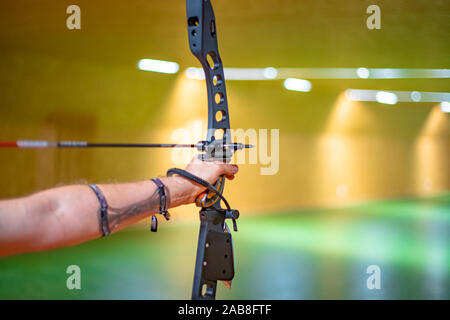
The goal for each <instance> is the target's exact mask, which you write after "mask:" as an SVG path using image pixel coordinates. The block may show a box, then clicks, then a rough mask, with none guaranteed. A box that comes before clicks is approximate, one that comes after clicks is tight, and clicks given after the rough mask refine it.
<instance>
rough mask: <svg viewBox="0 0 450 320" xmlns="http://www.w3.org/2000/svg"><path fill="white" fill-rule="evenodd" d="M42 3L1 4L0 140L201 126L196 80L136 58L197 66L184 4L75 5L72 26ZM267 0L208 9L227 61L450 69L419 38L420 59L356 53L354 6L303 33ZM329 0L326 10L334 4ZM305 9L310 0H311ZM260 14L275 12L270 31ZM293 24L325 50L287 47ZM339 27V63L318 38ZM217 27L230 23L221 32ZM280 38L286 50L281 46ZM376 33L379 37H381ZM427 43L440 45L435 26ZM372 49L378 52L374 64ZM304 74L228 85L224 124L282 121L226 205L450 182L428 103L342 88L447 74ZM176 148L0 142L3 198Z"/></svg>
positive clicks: (146, 133)
mask: <svg viewBox="0 0 450 320" xmlns="http://www.w3.org/2000/svg"><path fill="white" fill-rule="evenodd" d="M216 2H217V1H216ZM18 3H19V2H18ZM42 3H43V4H46V5H43V6H38V5H35V4H33V5H34V6H35V7H33V10H25V9H23V8H25V7H26V3H25V2H21V5H22V7H21V6H19V5H13V4H9V5H5V4H2V6H4V8H3V9H4V10H0V11H1V14H0V18H1V19H0V20H1V21H2V23H3V25H4V26H7V28H6V27H5V28H2V29H1V31H0V32H1V34H0V36H1V38H0V40H1V42H0V43H1V48H2V50H1V51H0V85H1V90H0V140H15V139H18V138H24V139H26V138H28V139H48V140H69V139H70V140H90V141H101V142H108V141H118V142H121V141H123V142H171V141H170V138H171V134H172V133H173V131H174V130H176V129H177V128H181V127H183V128H188V129H189V128H191V127H192V126H193V125H194V123H195V122H196V121H202V122H203V123H202V124H203V126H205V121H206V96H205V95H206V90H205V87H204V85H203V83H202V82H200V81H197V80H188V79H186V78H185V77H184V74H183V72H180V73H179V74H177V75H164V74H155V73H149V72H143V71H139V70H137V68H136V62H137V61H138V59H140V58H159V59H167V60H175V61H178V62H179V63H180V64H181V67H182V69H183V68H186V67H189V66H198V64H197V62H196V61H195V59H194V58H193V57H191V55H190V53H189V52H188V47H187V39H186V38H185V26H184V20H183V19H184V14H185V13H184V9H183V5H184V3H182V4H177V5H173V6H171V5H169V4H163V3H159V2H158V4H156V3H153V2H149V4H146V5H144V9H145V10H146V11H145V10H144V9H142V10H144V11H145V12H144V13H142V12H141V8H140V7H139V5H138V4H136V3H135V2H130V6H129V8H128V9H129V11H126V10H125V8H127V7H126V6H125V5H121V7H120V8H119V7H118V8H116V9H114V8H115V7H114V6H109V7H108V6H106V3H105V6H101V5H98V6H96V5H93V4H89V3H88V2H81V7H82V13H83V16H84V17H85V20H82V21H83V22H82V23H83V24H82V25H83V27H82V30H81V31H79V32H78V33H72V31H68V30H66V29H65V17H66V15H65V13H64V11H65V6H66V5H67V4H65V3H62V2H61V3H58V4H54V3H50V2H48V1H42ZM97 3H102V2H97ZM131 3H132V4H131ZM269 3H270V2H264V1H263V2H261V8H259V7H258V8H259V9H257V8H256V7H255V8H253V9H255V10H256V11H255V12H257V13H258V15H256V16H252V17H251V18H249V19H244V18H242V17H241V16H240V15H238V14H237V13H236V14H235V13H233V12H234V11H233V10H232V6H231V5H230V7H229V6H226V5H225V4H223V3H221V2H218V9H216V16H217V19H220V17H222V18H223V19H222V20H218V31H219V38H220V41H219V45H220V47H221V49H222V47H223V50H221V52H222V59H223V60H224V63H225V66H233V67H239V66H242V67H246V66H250V67H266V66H275V67H277V66H287V67H303V66H321V67H335V66H342V67H355V66H357V67H358V66H361V65H360V64H356V65H354V64H352V60H351V59H349V60H348V61H346V60H345V59H347V56H349V55H350V57H353V59H354V60H355V61H358V62H356V63H361V62H363V61H368V62H369V64H370V63H371V65H367V66H368V67H372V66H374V67H396V66H398V67H429V66H430V65H431V64H432V63H430V61H435V62H437V63H436V65H437V67H446V66H443V65H439V61H441V62H442V61H445V59H446V58H447V57H443V56H442V55H439V50H431V49H427V50H425V51H420V50H419V49H420V48H419V47H418V50H417V51H416V52H417V54H418V55H419V56H421V57H426V58H428V59H422V60H421V62H420V63H418V62H417V61H416V60H415V59H413V58H411V59H410V63H409V64H408V63H405V61H402V60H401V59H397V60H395V61H390V62H389V60H386V59H387V58H386V57H385V53H384V52H379V54H380V55H379V56H377V55H376V53H374V50H373V47H372V48H369V49H368V50H366V51H365V49H364V48H363V47H358V46H357V45H356V47H358V48H359V49H360V51H359V52H355V51H354V50H353V49H355V43H361V42H364V41H366V40H365V39H366V38H365V36H366V34H365V33H363V32H365V31H358V32H359V38H358V39H359V40H358V39H356V40H355V41H356V42H355V43H352V42H351V41H353V40H351V39H350V38H349V37H348V36H344V35H343V34H345V33H344V32H345V31H346V30H347V29H349V28H352V26H353V25H352V24H353V23H359V22H358V21H359V20H358V21H356V22H355V21H354V20H351V19H347V18H348V17H347V18H346V15H351V14H353V12H352V11H351V10H350V9H349V10H350V11H349V12H347V11H346V12H341V13H342V14H343V17H342V20H338V22H340V23H338V26H337V27H335V26H332V25H328V26H324V30H322V31H321V29H317V28H315V29H314V32H316V33H318V34H317V35H316V36H314V37H311V36H307V34H308V32H307V31H308V30H305V29H304V26H298V25H295V23H297V22H296V21H297V20H296V18H295V15H291V11H289V10H287V9H286V8H285V7H280V8H279V10H278V11H277V10H275V9H276V8H274V7H273V6H272V5H270V4H269ZM286 3H289V2H288V1H287V2H286ZM234 4H235V5H237V2H235V3H234ZM290 5H293V3H290ZM264 6H265V7H264ZM293 6H294V7H295V8H297V6H298V5H297V4H295V5H293ZM329 6H331V5H327V7H326V10H325V9H324V10H325V12H327V10H329V11H330V12H332V9H333V8H332V7H329ZM311 7H314V5H313V4H312V3H309V4H308V5H307V6H306V8H309V9H311ZM112 8H113V9H112ZM262 8H266V9H265V11H264V9H262ZM172 9H173V10H172ZM219 9H220V10H219ZM359 9H360V8H359ZM438 9H439V8H436V12H437V11H438ZM83 10H85V11H83ZM315 10H318V8H315ZM124 11H125V12H124ZM61 12H62V13H61ZM314 12H315V11H314ZM433 12H434V11H433ZM436 12H435V13H436ZM250 14H251V11H249V12H248V15H250ZM303 14H306V13H303ZM436 14H437V13H436ZM165 15H166V16H167V18H166V19H165V18H164V16H165ZM363 17H364V16H362V18H361V19H363ZM241 18H242V19H241ZM311 19H312V18H311ZM336 19H337V18H336ZM261 21H271V24H270V30H271V31H270V32H272V33H271V34H270V33H267V32H269V31H268V29H265V28H268V27H267V26H266V25H262V22H261ZM310 23H314V20H313V19H312V20H310ZM293 24H294V25H293ZM293 26H295V27H298V29H294V31H295V33H296V34H298V37H303V38H302V39H301V41H300V40H299V42H301V44H298V45H299V46H300V47H301V45H308V46H313V47H314V46H315V48H316V49H317V50H319V51H318V56H320V57H327V54H328V56H329V57H330V58H329V59H327V60H322V61H320V62H319V61H318V60H315V59H318V58H317V57H314V56H312V55H310V56H309V53H307V54H306V55H305V54H304V53H302V52H301V51H295V50H294V49H296V48H293V47H292V46H294V44H293V43H292V40H293V39H294V38H293V37H294V36H293V34H292V33H289V32H288V31H289V30H290V29H292V27H293ZM336 28H337V30H336V31H335V32H336V37H338V38H339V37H341V38H339V39H340V40H339V41H340V42H342V43H346V41H350V42H349V43H348V46H347V47H351V48H353V49H352V50H349V51H348V52H347V53H346V54H345V53H343V52H341V51H342V48H344V46H342V47H340V49H341V50H340V51H339V52H340V53H339V59H340V60H333V59H337V58H333V57H335V56H336V55H335V52H334V51H333V49H332V47H333V44H332V43H330V42H323V43H321V41H322V40H323V39H329V38H328V37H329V35H328V34H329V33H330V32H333V30H335V29H336ZM221 30H225V31H224V32H223V34H224V36H223V37H221ZM250 30H251V31H250ZM358 30H359V29H358ZM399 30H403V29H399ZM433 30H434V29H433ZM300 31H304V32H302V33H300ZM403 31H404V32H405V34H409V33H408V30H403ZM249 32H252V33H253V34H254V37H249V36H248V33H249ZM305 34H306V35H305ZM400 34H401V33H400ZM241 35H242V37H241ZM340 35H341V36H340ZM416 35H417V34H416ZM321 36H323V37H321ZM425 36H426V37H432V36H430V35H428V36H427V35H424V37H425ZM283 38H284V43H285V44H286V48H284V49H283V47H280V43H281V44H282V43H283ZM249 39H252V40H251V41H250V40H249ZM271 39H273V40H274V41H275V42H276V44H277V45H278V47H279V48H280V50H276V48H273V46H270V48H268V50H269V53H270V54H269V53H268V51H266V50H264V46H265V45H268V43H270V41H271ZM320 39H322V40H320ZM408 39H409V38H406V41H408ZM278 41H280V42H278ZM336 41H337V40H336ZM339 41H337V42H339ZM358 41H360V42H358ZM377 41H382V40H380V37H379V36H378V38H377ZM434 41H435V42H436V43H440V41H441V39H440V38H439V34H438V35H436V38H435V39H434ZM408 43H409V42H408ZM411 43H412V42H411ZM433 43H434V42H433ZM352 44H353V46H352ZM442 46H444V44H442ZM230 48H232V49H230ZM320 48H323V50H322V51H320ZM238 49H239V50H238ZM434 49H439V45H435V48H434ZM305 50H308V49H307V48H306V49H305ZM399 50H400V49H399ZM405 50H406V49H405ZM444 52H445V51H444ZM302 54H303V55H302ZM352 55H353V56H352ZM252 56H253V57H254V59H253V60H252V59H251V57H252ZM387 56H389V55H387ZM391 56H394V57H395V56H399V57H403V56H402V55H401V54H400V53H399V52H398V50H397V51H395V50H392V55H391ZM308 57H310V60H308V59H307V58H308ZM377 57H380V58H379V59H380V60H383V59H385V60H384V61H382V62H381V64H380V65H377V64H376V61H377ZM364 58H365V59H366V60H364ZM240 61H242V62H240ZM251 61H254V64H251V63H252V62H251ZM311 61H315V63H316V64H315V65H311ZM232 63H234V65H230V64H232ZM312 83H313V90H312V91H311V92H310V93H294V92H288V91H286V90H285V89H284V88H283V86H282V81H266V82H257V81H253V82H249V81H243V82H238V81H234V82H232V81H229V82H227V88H228V95H229V108H230V113H231V125H232V127H234V128H243V129H248V128H256V129H260V128H263V129H280V169H279V172H278V174H276V175H273V176H262V175H260V174H259V170H260V167H261V166H259V165H243V166H241V173H240V174H239V176H238V179H237V180H236V181H234V182H233V183H230V184H228V186H227V188H226V193H227V195H228V196H229V198H230V199H232V205H233V206H236V207H238V208H240V209H241V211H243V212H264V211H270V210H277V209H280V210H284V209H289V208H293V207H300V206H323V205H335V204H345V203H351V202H354V201H364V200H368V199H376V198H384V197H397V196H408V195H411V196H412V195H427V194H432V193H435V192H439V191H443V190H448V189H449V188H450V165H449V160H450V159H449V155H450V143H449V142H450V118H449V116H448V114H443V113H442V112H441V111H440V110H439V107H438V106H437V104H432V103H399V104H397V105H395V106H387V105H380V104H377V103H356V102H349V101H347V100H345V98H344V96H343V92H344V91H345V89H347V88H350V87H352V88H365V89H373V88H377V89H386V90H388V89H391V90H394V89H397V90H423V91H445V90H447V91H448V84H449V81H448V79H440V80H429V81H422V80H385V81H380V80H316V81H312ZM193 142H195V141H193ZM171 152H172V150H120V149H115V150H112V149H110V150H106V149H96V150H15V149H2V150H0V176H1V179H0V198H4V197H16V196H20V195H23V194H27V193H30V192H35V191H37V190H40V189H43V188H50V187H53V186H55V185H57V184H61V183H62V184H68V183H77V182H80V181H94V182H114V181H129V180H140V179H147V178H150V177H152V176H155V175H159V174H163V173H164V172H165V170H166V169H168V168H169V167H172V166H173V163H171ZM190 209H191V208H188V209H180V210H178V211H175V213H177V212H178V213H181V212H183V211H186V212H188V211H190Z"/></svg>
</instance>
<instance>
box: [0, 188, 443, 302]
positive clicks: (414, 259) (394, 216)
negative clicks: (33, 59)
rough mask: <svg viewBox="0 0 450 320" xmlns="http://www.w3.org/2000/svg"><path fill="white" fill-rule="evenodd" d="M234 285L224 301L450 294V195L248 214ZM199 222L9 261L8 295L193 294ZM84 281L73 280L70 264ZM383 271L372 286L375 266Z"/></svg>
mask: <svg viewBox="0 0 450 320" xmlns="http://www.w3.org/2000/svg"><path fill="white" fill-rule="evenodd" d="M239 222H240V223H239V232H238V233H237V234H235V244H236V253H237V261H236V277H235V280H234V281H233V289H232V290H231V291H228V290H226V289H225V288H224V287H223V286H222V285H220V288H219V290H218V298H220V299H420V298H425V299H449V298H450V194H447V195H445V196H440V197H434V198H429V199H410V200H392V201H380V202H374V203H368V204H362V205H357V206H352V207H346V208H336V209H322V210H318V209H317V210H299V211H292V212H283V213H281V212H279V213H272V214H270V215H264V216H253V217H252V218H247V219H245V216H244V218H241V219H240V221H239ZM197 228H198V226H197V225H196V224H195V225H194V224H193V225H181V224H179V225H175V226H174V225H172V226H169V225H167V224H166V225H164V228H160V231H159V232H158V233H157V234H152V233H150V232H148V231H133V232H121V233H119V234H116V235H113V236H111V237H109V238H107V239H100V240H95V241H92V242H89V243H86V244H83V245H81V246H77V247H73V248H64V249H60V250H56V251H52V252H46V253H36V254H26V255H21V256H16V257H9V258H3V259H0V298H2V299H11V298H18V299H186V298H189V297H190V292H191V285H192V283H191V282H192V274H193V266H194V254H195V245H196V237H197ZM72 264H76V265H79V266H80V268H81V273H82V282H81V283H82V288H81V290H79V291H76V290H73V291H70V290H68V289H67V288H66V279H67V277H68V275H67V274H66V273H65V270H66V268H67V266H69V265H72ZM370 265H378V266H379V267H380V269H381V289H380V290H369V289H367V287H366V280H367V277H368V276H369V275H368V274H367V273H366V268H367V267H368V266H370Z"/></svg>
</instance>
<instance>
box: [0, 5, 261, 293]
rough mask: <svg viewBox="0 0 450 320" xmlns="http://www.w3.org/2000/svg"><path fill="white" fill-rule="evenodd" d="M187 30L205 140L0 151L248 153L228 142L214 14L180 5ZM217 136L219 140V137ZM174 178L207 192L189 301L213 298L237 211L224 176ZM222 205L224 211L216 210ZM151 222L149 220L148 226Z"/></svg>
mask: <svg viewBox="0 0 450 320" xmlns="http://www.w3.org/2000/svg"><path fill="white" fill-rule="evenodd" d="M186 12H187V31H188V38H189V45H190V49H191V51H192V53H193V54H194V55H195V56H196V57H197V59H198V60H199V61H200V63H201V65H202V67H203V70H204V72H205V80H206V88H207V95H208V131H207V136H206V140H205V141H200V142H198V143H196V144H148V143H141V144H136V143H91V142H85V141H56V142H50V141H42V140H17V141H8V142H0V147H12V148H92V147H121V148H175V147H181V148H196V149H197V150H199V151H200V152H202V153H201V154H200V155H199V157H200V159H201V160H204V161H212V160H219V161H222V162H229V161H230V159H231V157H232V156H233V154H234V152H235V151H236V150H241V149H243V148H251V147H252V146H251V145H246V144H241V143H232V142H231V137H230V120H229V113H228V101H227V94H226V90H225V77H224V72H223V66H222V60H221V59H220V55H219V50H218V46H217V33H216V24H215V18H214V11H213V8H212V6H211V3H210V1H209V0H186ZM219 134H220V135H221V136H220V137H219ZM172 174H179V175H182V176H184V177H186V178H188V179H190V180H193V181H195V182H196V183H199V184H202V185H203V186H205V187H207V192H205V193H203V194H202V195H200V196H199V197H198V198H197V199H196V204H197V206H199V207H201V209H200V231H199V237H198V246H197V256H196V262H195V273H194V283H193V288H192V299H208V300H211V299H215V296H216V286H217V281H218V280H222V281H224V282H225V284H226V286H227V287H230V285H231V280H232V279H233V277H234V249H233V241H232V237H231V233H230V229H229V228H228V226H227V224H226V222H225V221H226V220H227V219H231V220H232V222H233V229H234V231H237V225H236V219H237V218H238V217H239V211H238V210H233V209H231V208H230V205H229V204H228V202H227V201H226V199H225V198H224V197H223V195H222V193H223V189H224V184H225V176H221V177H220V178H219V179H218V180H217V181H216V183H215V184H214V185H210V184H209V183H207V182H205V181H203V180H202V179H200V178H198V177H195V176H193V175H191V174H189V173H188V172H186V171H184V170H180V169H170V170H169V171H168V175H172ZM221 200H222V201H223V202H224V204H225V206H226V209H223V208H222V207H221V205H220V201H221ZM154 220H156V219H155V217H153V221H154Z"/></svg>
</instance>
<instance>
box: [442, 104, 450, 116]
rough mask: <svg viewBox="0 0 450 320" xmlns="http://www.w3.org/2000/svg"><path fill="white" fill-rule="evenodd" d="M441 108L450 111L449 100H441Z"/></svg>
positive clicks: (443, 110)
mask: <svg viewBox="0 0 450 320" xmlns="http://www.w3.org/2000/svg"><path fill="white" fill-rule="evenodd" d="M441 110H442V112H447V113H448V112H450V102H448V101H442V102H441Z"/></svg>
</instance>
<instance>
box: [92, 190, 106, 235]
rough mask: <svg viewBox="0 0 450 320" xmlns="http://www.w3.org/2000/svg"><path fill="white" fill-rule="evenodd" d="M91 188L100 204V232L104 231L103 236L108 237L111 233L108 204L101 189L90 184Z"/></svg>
mask: <svg viewBox="0 0 450 320" xmlns="http://www.w3.org/2000/svg"><path fill="white" fill-rule="evenodd" d="M89 187H91V189H92V190H93V191H94V192H95V195H96V196H97V199H98V201H99V202H100V217H99V221H100V230H101V231H102V233H103V236H108V235H109V234H110V233H111V231H110V230H109V223H108V203H107V202H106V199H105V196H104V195H103V193H102V191H101V190H100V188H99V187H97V186H96V185H95V184H90V185H89Z"/></svg>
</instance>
